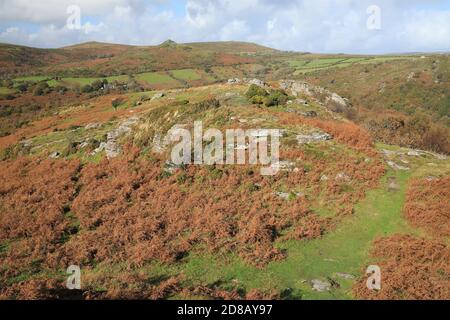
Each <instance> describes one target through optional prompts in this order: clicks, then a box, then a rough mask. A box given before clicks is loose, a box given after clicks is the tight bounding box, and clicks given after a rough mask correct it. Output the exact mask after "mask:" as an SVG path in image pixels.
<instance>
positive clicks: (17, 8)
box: [0, 0, 450, 53]
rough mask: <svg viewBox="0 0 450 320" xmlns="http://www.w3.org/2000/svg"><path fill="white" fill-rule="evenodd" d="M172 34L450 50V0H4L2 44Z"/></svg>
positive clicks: (325, 46) (156, 39)
mask: <svg viewBox="0 0 450 320" xmlns="http://www.w3.org/2000/svg"><path fill="white" fill-rule="evenodd" d="M70 5H77V6H78V7H79V9H80V13H81V16H80V18H81V20H80V22H81V23H80V25H79V28H78V26H76V28H70V26H69V25H68V23H67V22H68V18H69V16H70V15H69V14H68V13H67V8H68V7H69V6H70ZM374 6H375V8H377V10H376V12H374V11H373V8H374ZM368 8H372V9H371V10H369V11H367V10H368ZM72 21H73V20H72ZM72 26H73V24H72ZM166 39H173V40H175V41H177V42H193V41H224V40H239V41H250V42H256V43H260V44H263V45H267V46H270V47H274V48H277V49H282V50H295V51H309V52H321V53H337V52H344V53H389V52H413V51H425V52H427V51H450V1H448V0H420V1H419V0H314V1H312V0H95V1H94V0H34V1H29V0H0V42H8V43H15V44H22V45H29V46H35V47H61V46H65V45H70V44H74V43H79V42H85V41H103V42H114V43H124V44H135V45H153V44H158V43H161V42H163V41H164V40H166Z"/></svg>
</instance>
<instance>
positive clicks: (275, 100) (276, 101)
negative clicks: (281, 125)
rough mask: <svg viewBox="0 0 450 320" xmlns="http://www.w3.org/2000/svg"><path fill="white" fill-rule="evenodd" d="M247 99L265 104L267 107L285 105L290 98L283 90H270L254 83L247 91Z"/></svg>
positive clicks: (254, 102)
mask: <svg viewBox="0 0 450 320" xmlns="http://www.w3.org/2000/svg"><path fill="white" fill-rule="evenodd" d="M245 96H246V97H247V99H248V100H249V101H250V102H251V103H253V104H263V105H265V106H266V107H273V106H279V105H285V104H286V103H287V101H288V100H289V97H288V95H287V94H286V92H284V91H283V90H270V92H269V91H267V90H266V89H264V88H261V87H259V86H257V85H256V84H252V85H251V86H250V87H249V88H248V90H247V92H246V93H245Z"/></svg>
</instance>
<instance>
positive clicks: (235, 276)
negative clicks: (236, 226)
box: [178, 171, 417, 299]
mask: <svg viewBox="0 0 450 320" xmlns="http://www.w3.org/2000/svg"><path fill="white" fill-rule="evenodd" d="M388 176H395V177H396V179H397V181H398V184H399V185H400V190H398V191H395V192H388V191H387V188H386V185H385V184H386V180H387V177H388ZM409 176H410V173H409V172H399V171H397V172H392V171H390V172H388V174H387V175H386V176H385V177H384V178H383V180H382V183H381V186H380V187H379V188H377V189H375V190H372V191H369V192H368V193H367V196H366V198H365V199H364V200H363V201H362V202H360V203H359V204H358V205H357V206H356V209H355V210H356V211H355V214H354V215H353V216H350V217H347V218H345V219H344V220H343V221H342V222H341V224H340V225H339V226H338V227H337V229H336V230H335V231H333V232H330V233H328V234H326V235H325V236H323V237H322V238H320V239H315V240H310V241H296V240H291V241H287V242H283V243H279V244H278V245H279V247H280V248H283V249H286V250H287V253H288V257H287V259H285V260H283V261H280V262H272V263H270V264H269V265H268V266H267V267H266V268H265V269H262V270H261V269H257V268H255V267H252V266H250V265H248V264H246V263H244V262H243V261H242V260H241V259H240V258H239V257H237V256H236V255H228V256H226V257H222V258H218V257H215V256H212V255H209V254H206V255H205V254H204V252H199V253H195V254H191V255H190V256H189V257H188V258H187V260H186V263H185V264H184V265H183V266H182V268H181V269H180V270H179V271H178V272H182V273H183V274H184V275H185V276H186V282H187V283H189V284H194V285H195V284H211V283H214V282H217V281H223V282H224V283H230V282H231V281H233V282H234V283H237V284H239V287H241V288H244V289H246V290H250V289H253V288H260V289H273V288H275V289H277V290H284V289H286V288H291V289H292V291H291V292H292V293H291V295H290V298H296V299H299V298H302V299H351V298H352V294H351V287H352V285H353V281H354V280H344V279H341V278H338V277H336V275H335V274H336V273H337V272H343V273H349V274H352V275H355V276H356V277H359V276H360V275H361V273H362V271H363V269H364V268H365V267H366V266H367V265H368V264H370V261H369V257H368V253H369V249H370V247H371V245H372V242H373V240H374V239H375V238H376V237H378V236H386V235H389V234H393V233H416V232H417V231H416V230H413V229H412V228H410V227H409V226H408V225H407V223H406V222H405V220H404V219H403V217H402V207H403V202H404V197H405V190H406V185H407V181H408V179H409ZM327 277H331V278H333V279H335V280H337V281H338V282H339V283H340V285H341V286H340V288H338V289H333V290H332V291H329V292H316V291H313V290H312V289H311V286H310V284H309V282H310V281H311V280H312V279H322V280H325V279H326V278H327Z"/></svg>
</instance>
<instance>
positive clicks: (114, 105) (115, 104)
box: [111, 98, 123, 109]
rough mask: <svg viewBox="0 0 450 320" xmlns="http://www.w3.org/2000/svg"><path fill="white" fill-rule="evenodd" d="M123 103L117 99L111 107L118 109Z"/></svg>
mask: <svg viewBox="0 0 450 320" xmlns="http://www.w3.org/2000/svg"><path fill="white" fill-rule="evenodd" d="M122 103H123V100H122V99H121V98H116V99H113V100H112V101H111V105H112V107H113V108H114V109H117V108H118V107H119V106H120V105H121V104H122Z"/></svg>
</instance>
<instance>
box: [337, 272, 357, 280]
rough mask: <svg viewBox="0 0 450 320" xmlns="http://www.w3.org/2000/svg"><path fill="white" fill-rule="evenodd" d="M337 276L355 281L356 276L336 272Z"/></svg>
mask: <svg viewBox="0 0 450 320" xmlns="http://www.w3.org/2000/svg"><path fill="white" fill-rule="evenodd" d="M336 275H337V276H338V277H340V278H342V279H348V280H352V279H355V276H354V275H352V274H349V273H343V272H336Z"/></svg>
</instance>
